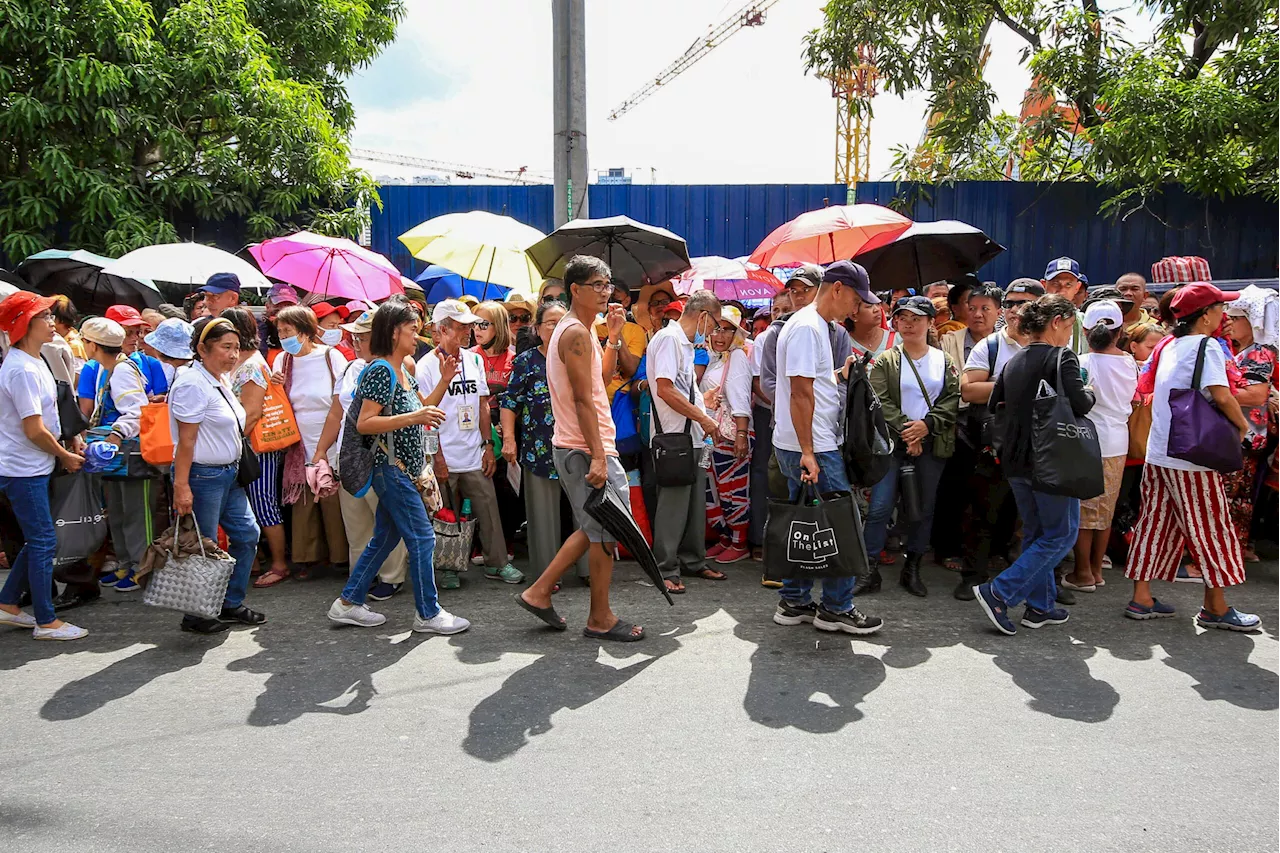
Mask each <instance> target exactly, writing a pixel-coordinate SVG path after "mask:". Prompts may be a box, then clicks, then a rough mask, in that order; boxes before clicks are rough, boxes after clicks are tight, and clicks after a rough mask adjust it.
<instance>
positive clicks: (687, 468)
mask: <svg viewBox="0 0 1280 853" xmlns="http://www.w3.org/2000/svg"><path fill="white" fill-rule="evenodd" d="M697 384H698V381H697V378H696V374H695V376H694V378H693V381H692V382H691V383H690V385H689V403H690V404H691V405H693V404H694V403H693V393H694V388H695V387H696V386H697ZM653 418H654V420H655V421H657V431H656V432H655V433H654V435H653V442H652V443H651V444H650V447H649V450H650V452H651V453H652V454H653V470H654V475H655V476H656V478H657V480H658V486H659V487H662V488H675V487H677V486H692V485H693V484H694V482H695V481H696V480H697V476H698V458H697V456H695V455H694V446H693V421H692V420H690V419H688V418H686V419H685V422H684V430H683V431H682V432H663V431H662V418H661V417H660V416H659V415H658V411H657V406H656V405H655V407H654V411H653Z"/></svg>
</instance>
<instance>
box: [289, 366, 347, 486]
mask: <svg viewBox="0 0 1280 853" xmlns="http://www.w3.org/2000/svg"><path fill="white" fill-rule="evenodd" d="M285 355H286V353H280V354H279V355H278V356H276V360H275V363H274V364H273V365H272V370H275V371H276V372H279V373H283V372H284V359H285ZM326 357H327V358H328V360H329V361H328V364H327V365H326V364H325V359H326ZM346 369H347V357H346V356H345V355H343V354H342V353H340V352H338V351H337V350H336V349H333V348H331V347H326V346H317V347H315V348H314V349H313V350H311V352H310V353H309V354H307V355H303V356H294V358H293V382H292V384H291V387H290V389H289V405H291V406H293V416H294V418H296V419H297V421H298V432H300V433H302V452H303V453H305V454H306V457H307V461H308V462H310V461H311V457H312V456H313V455H315V452H316V445H318V444H319V443H320V433H322V432H324V422H325V420H327V419H328V417H329V407H330V406H332V405H333V395H334V393H335V392H336V391H337V388H338V383H339V381H341V379H342V377H343V374H344V373H345V372H346ZM330 370H332V371H333V378H332V379H330V378H329V371H330ZM340 446H341V445H339V444H338V442H336V441H335V442H334V443H333V446H331V447H330V448H329V453H328V458H329V464H330V465H331V466H335V465H337V464H338V450H339V448H340Z"/></svg>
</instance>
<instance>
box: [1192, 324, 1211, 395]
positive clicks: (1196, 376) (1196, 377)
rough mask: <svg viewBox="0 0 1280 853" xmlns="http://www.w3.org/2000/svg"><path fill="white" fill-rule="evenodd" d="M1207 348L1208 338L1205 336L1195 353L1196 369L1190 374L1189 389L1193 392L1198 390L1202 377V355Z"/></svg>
mask: <svg viewBox="0 0 1280 853" xmlns="http://www.w3.org/2000/svg"><path fill="white" fill-rule="evenodd" d="M1208 348H1209V336H1208V335H1205V336H1204V340H1202V341H1201V342H1200V349H1199V351H1198V352H1197V353H1196V367H1195V370H1194V371H1192V373H1191V387H1192V389H1193V390H1196V391H1199V390H1200V379H1201V378H1202V377H1203V375H1204V354H1205V350H1207V349H1208Z"/></svg>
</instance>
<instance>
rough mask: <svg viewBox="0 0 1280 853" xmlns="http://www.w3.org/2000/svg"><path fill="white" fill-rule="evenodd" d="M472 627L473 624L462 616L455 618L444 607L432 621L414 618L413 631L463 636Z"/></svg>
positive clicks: (419, 617) (416, 616)
mask: <svg viewBox="0 0 1280 853" xmlns="http://www.w3.org/2000/svg"><path fill="white" fill-rule="evenodd" d="M470 627H471V623H470V622H468V621H467V620H466V619H463V618H462V617H461V616H454V615H453V614H452V613H450V612H449V611H448V610H445V609H444V608H443V607H442V608H440V612H439V613H437V614H436V615H435V616H432V617H431V618H430V619H423V618H422V617H421V616H418V615H417V614H415V615H414V617H413V630H415V631H417V632H418V633H419V634H461V633H462V632H463V631H465V630H467V629H468V628H470Z"/></svg>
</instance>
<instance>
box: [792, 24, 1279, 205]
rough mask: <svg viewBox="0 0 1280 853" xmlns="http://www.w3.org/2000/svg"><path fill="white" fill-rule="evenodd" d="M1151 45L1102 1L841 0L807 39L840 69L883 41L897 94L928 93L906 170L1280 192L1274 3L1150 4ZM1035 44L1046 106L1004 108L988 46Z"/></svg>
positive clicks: (1140, 188) (1130, 195)
mask: <svg viewBox="0 0 1280 853" xmlns="http://www.w3.org/2000/svg"><path fill="white" fill-rule="evenodd" d="M1144 8H1145V9H1147V10H1148V11H1149V12H1150V13H1152V14H1153V15H1155V16H1156V17H1157V22H1158V27H1157V30H1156V33H1155V35H1154V37H1153V38H1152V40H1151V41H1150V42H1149V43H1145V44H1131V43H1130V42H1129V41H1128V40H1127V39H1126V36H1125V29H1124V27H1123V25H1122V22H1121V21H1120V20H1119V19H1118V18H1117V17H1116V16H1114V15H1110V14H1107V13H1105V12H1103V11H1101V10H1100V9H1099V6H1098V2H1097V0H830V2H828V3H827V5H826V7H825V23H824V26H823V27H822V28H821V29H818V30H814V31H813V32H812V33H810V34H809V35H808V36H807V37H806V39H805V45H806V61H807V65H808V68H809V70H811V71H815V72H817V73H820V74H821V73H829V72H830V71H831V70H833V69H839V68H843V67H847V66H848V65H849V64H850V63H852V62H854V61H855V60H856V57H857V56H858V46H859V45H870V46H871V49H872V51H873V53H874V56H875V62H876V67H877V70H878V73H879V78H880V81H881V83H882V85H883V86H884V87H885V89H886V91H889V92H892V93H894V94H897V95H899V96H901V95H904V94H905V93H907V92H908V91H912V90H924V91H927V92H928V94H929V111H930V114H931V118H930V127H929V131H928V134H927V135H926V138H925V140H924V142H923V143H922V144H921V145H920V146H918V147H916V148H901V149H898V150H897V151H896V152H895V161H894V171H895V173H896V175H897V177H899V178H900V179H904V180H919V181H924V182H937V181H942V180H957V179H958V180H966V179H967V180H974V179H986V180H999V179H1004V178H1005V177H1007V172H1008V171H1009V170H1010V169H1012V170H1013V171H1014V172H1015V173H1016V175H1017V177H1020V178H1022V179H1026V180H1077V179H1086V180H1097V181H1102V182H1106V183H1108V184H1111V185H1113V186H1115V188H1116V196H1115V198H1114V200H1113V202H1114V203H1123V202H1126V201H1128V200H1131V199H1141V198H1145V197H1146V196H1147V195H1149V194H1151V193H1153V192H1158V191H1159V189H1160V187H1161V186H1163V185H1166V184H1170V183H1176V184H1182V185H1184V186H1186V187H1187V188H1189V189H1190V190H1192V191H1193V192H1196V193H1198V194H1201V195H1205V196H1208V195H1217V196H1220V197H1221V196H1226V195H1231V194H1246V193H1264V194H1266V195H1267V196H1268V197H1269V198H1273V199H1274V198H1276V197H1277V159H1278V157H1280V151H1278V149H1277V124H1278V123H1280V111H1278V109H1277V89H1278V88H1280V76H1278V75H1277V64H1278V63H1280V54H1278V52H1277V13H1276V8H1275V5H1274V4H1273V3H1271V2H1270V0H1266V2H1263V0H1151V2H1149V3H1147V4H1146V5H1145V7H1144ZM993 26H1003V27H1005V28H1007V29H1008V30H1010V31H1011V32H1013V33H1014V34H1016V35H1017V36H1018V37H1019V38H1020V39H1021V40H1022V42H1023V49H1022V54H1021V61H1022V62H1023V63H1024V64H1025V65H1026V66H1027V67H1028V68H1029V70H1030V71H1031V73H1032V77H1033V80H1034V83H1033V87H1032V91H1031V92H1029V93H1028V97H1029V98H1032V99H1035V100H1036V102H1037V103H1038V105H1039V106H1042V107H1043V108H1042V109H1036V110H1032V111H1031V112H1030V115H1029V117H1028V118H1027V119H1026V120H1022V119H1020V118H1019V117H1016V116H1012V115H1009V114H1007V113H1000V114H996V115H993V114H992V105H993V103H994V101H995V96H994V93H993V91H992V88H991V86H990V84H989V83H987V81H986V80H984V79H983V66H984V63H985V58H984V46H983V45H984V42H985V40H986V36H987V33H988V31H989V29H990V28H991V27H993Z"/></svg>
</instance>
